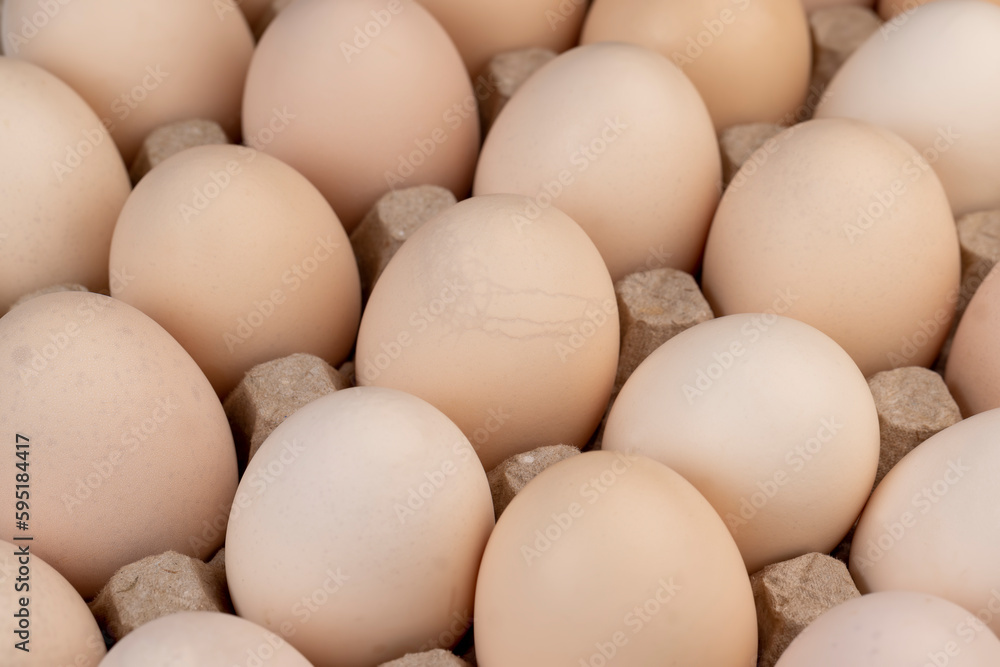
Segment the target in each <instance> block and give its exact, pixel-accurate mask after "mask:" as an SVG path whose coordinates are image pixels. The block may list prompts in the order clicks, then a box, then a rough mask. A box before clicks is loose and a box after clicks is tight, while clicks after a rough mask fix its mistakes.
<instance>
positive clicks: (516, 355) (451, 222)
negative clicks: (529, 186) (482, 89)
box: [355, 195, 619, 470]
mask: <svg viewBox="0 0 1000 667" xmlns="http://www.w3.org/2000/svg"><path fill="white" fill-rule="evenodd" d="M530 201H531V200H529V199H528V198H527V197H523V196H519V195H489V196H485V197H473V198H472V199H469V200H466V201H463V202H460V203H459V204H457V205H456V206H453V207H451V208H450V209H448V210H446V211H444V212H443V213H441V214H439V215H438V216H436V217H435V218H433V219H432V220H430V221H428V222H427V223H425V224H424V225H423V226H422V227H421V228H420V229H418V230H417V231H416V232H415V233H414V234H413V235H412V236H411V237H410V238H409V240H407V242H406V243H404V244H403V246H402V247H401V248H400V250H399V252H397V253H396V255H395V256H394V257H393V258H392V260H390V262H389V264H388V266H387V267H386V269H385V272H384V273H383V274H382V276H381V277H380V278H379V280H378V282H377V283H376V284H375V289H374V290H373V291H372V295H371V298H370V299H369V301H368V306H367V307H366V309H365V312H364V315H363V316H362V319H361V329H360V331H359V333H358V347H357V354H356V356H355V363H356V368H357V375H358V383H359V384H361V385H378V386H382V387H392V388H394V389H400V390H402V391H407V392H410V393H412V394H414V395H415V396H420V397H421V398H423V399H424V400H426V401H428V402H429V403H431V404H432V405H434V406H435V407H437V408H438V409H439V410H441V411H442V412H444V413H445V414H446V415H448V417H449V418H451V419H452V420H453V421H454V422H455V423H456V424H458V426H459V428H461V429H462V432H463V433H465V435H466V437H467V438H469V439H470V440H471V441H472V443H473V445H474V446H475V448H476V451H477V452H478V453H479V458H480V459H481V460H482V462H483V466H484V467H485V468H486V469H487V470H490V469H492V468H493V467H495V466H496V465H498V464H499V463H500V462H501V461H503V460H504V459H506V458H508V457H510V456H513V455H514V454H518V453H520V452H525V451H529V450H531V449H534V448H536V447H539V446H543V445H556V444H565V445H572V446H575V447H583V446H584V445H585V444H586V443H587V440H588V439H589V438H590V436H591V434H592V433H593V432H594V430H595V429H596V428H597V425H598V422H599V421H600V419H601V416H602V414H603V413H604V410H605V408H606V407H607V404H608V398H609V396H610V394H611V386H612V384H613V383H614V377H615V371H616V367H617V363H618V344H619V329H618V305H617V302H616V301H615V294H614V287H613V286H612V283H611V278H610V277H609V276H608V271H607V269H606V268H605V266H604V262H603V261H602V260H601V256H600V254H599V253H598V252H597V249H596V248H595V247H594V244H593V242H592V241H591V240H590V239H589V238H588V237H587V235H586V234H585V233H584V231H583V230H582V229H580V226H579V225H577V224H576V223H575V222H573V220H571V219H570V218H569V217H568V216H567V215H566V214H565V213H563V212H561V211H559V210H558V209H556V208H548V209H544V210H542V211H540V212H539V215H538V217H536V218H535V219H534V220H528V219H526V218H524V217H522V215H523V211H524V210H525V207H526V206H528V205H529V203H530Z"/></svg>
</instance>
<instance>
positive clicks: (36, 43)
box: [3, 0, 253, 163]
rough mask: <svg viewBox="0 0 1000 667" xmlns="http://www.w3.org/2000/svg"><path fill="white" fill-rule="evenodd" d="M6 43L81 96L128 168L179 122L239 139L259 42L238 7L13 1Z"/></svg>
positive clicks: (121, 0) (177, 0) (166, 0)
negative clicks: (200, 122) (150, 140)
mask: <svg viewBox="0 0 1000 667" xmlns="http://www.w3.org/2000/svg"><path fill="white" fill-rule="evenodd" d="M3 40H4V45H3V46H4V53H5V54H7V55H8V56H11V57H13V58H20V59H23V60H27V61H29V62H32V63H35V64H36V65H40V66H42V67H44V68H45V69H47V70H49V71H50V72H52V73H53V74H55V75H56V76H58V77H59V78H60V79H62V80H63V81H65V82H66V83H68V84H69V85H70V86H72V87H73V88H74V89H75V90H76V91H77V92H78V93H80V95H81V96H82V97H83V98H84V99H85V100H87V102H88V103H89V104H90V106H91V107H92V108H93V109H94V111H95V112H97V115H98V116H99V117H100V118H101V122H102V123H103V124H104V125H105V127H107V128H108V130H110V132H111V136H112V137H114V140H115V143H116V144H117V145H118V149H119V150H120V151H121V153H122V155H123V156H124V158H125V161H126V162H128V163H130V162H131V161H132V159H133V157H135V154H136V153H137V152H138V150H139V146H140V144H141V143H142V140H143V139H145V138H146V135H148V134H149V133H150V132H152V131H153V130H154V129H156V128H157V127H159V126H160V125H164V124H166V123H170V122H173V121H178V120H187V119H189V118H207V119H210V120H214V121H216V122H218V123H219V124H220V125H222V127H223V129H225V130H226V132H227V133H228V134H229V136H230V137H231V138H236V137H237V136H239V126H240V98H241V95H242V92H243V79H244V77H245V76H246V71H247V67H248V66H249V63H250V56H251V54H252V52H253V37H252V36H251V34H250V28H249V27H248V26H247V23H246V20H245V19H244V18H243V15H242V13H241V12H240V11H239V9H237V6H236V4H235V3H228V2H206V1H205V0H88V2H68V1H63V0H58V1H52V2H48V3H45V6H43V5H41V4H39V3H38V2H37V0H6V2H5V6H4V24H3Z"/></svg>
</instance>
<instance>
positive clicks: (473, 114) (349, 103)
mask: <svg viewBox="0 0 1000 667" xmlns="http://www.w3.org/2000/svg"><path fill="white" fill-rule="evenodd" d="M243 134H244V139H245V140H246V141H247V142H248V143H249V145H251V146H253V147H255V148H258V149H260V150H262V151H265V152H267V153H269V154H270V155H273V156H275V157H277V158H279V159H281V160H283V161H285V162H287V163H288V164H290V165H291V166H293V167H295V168H296V169H297V170H298V171H300V172H302V173H303V174H304V175H305V176H306V177H307V178H308V179H309V180H310V181H312V183H313V184H314V185H315V186H316V187H317V188H319V190H320V191H321V192H322V193H323V195H324V196H325V197H326V198H327V200H328V201H329V202H330V204H331V205H332V206H333V210H334V211H336V212H337V215H338V216H339V217H340V220H341V222H343V223H344V227H346V228H347V231H348V232H350V231H351V230H353V229H354V228H355V227H356V226H357V225H358V223H359V222H360V221H361V218H362V217H364V215H365V214H366V213H367V212H368V210H369V209H370V208H371V207H372V206H373V205H374V204H375V201H376V200H377V199H378V198H379V197H380V196H382V195H383V194H385V193H386V192H388V191H389V190H392V189H396V188H405V187H410V186H414V185H424V184H431V185H439V186H442V187H446V188H448V189H450V190H451V191H452V192H453V193H455V195H456V196H457V197H459V198H462V197H464V196H465V195H466V194H467V193H468V191H469V188H470V187H471V185H472V173H473V170H474V169H475V164H476V155H477V153H478V150H479V115H478V105H477V99H476V96H475V94H474V93H473V90H472V83H471V81H470V80H469V75H468V73H467V72H466V70H465V66H464V65H463V64H462V59H461V57H460V56H459V54H458V51H457V49H456V48H455V45H454V44H453V43H452V41H451V39H450V38H449V37H448V35H447V33H446V32H445V31H444V29H443V28H442V27H441V26H440V24H438V22H437V21H435V20H434V18H433V17H432V16H431V15H430V14H429V13H428V12H427V10H426V9H424V8H423V7H421V6H420V5H419V4H417V3H416V2H414V1H413V0H343V1H341V2H327V1H326V0H297V1H296V2H295V3H293V4H292V5H290V6H289V7H288V8H287V9H284V10H283V11H282V12H281V13H280V14H279V15H278V17H277V18H276V19H275V20H274V22H273V23H272V24H271V26H270V27H269V28H268V29H267V31H266V33H265V34H264V36H263V37H262V38H261V41H260V43H259V44H258V46H257V50H256V51H255V52H254V57H253V61H252V62H251V65H250V71H249V73H248V74H247V83H246V93H245V96H244V99H243Z"/></svg>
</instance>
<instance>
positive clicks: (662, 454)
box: [602, 312, 879, 572]
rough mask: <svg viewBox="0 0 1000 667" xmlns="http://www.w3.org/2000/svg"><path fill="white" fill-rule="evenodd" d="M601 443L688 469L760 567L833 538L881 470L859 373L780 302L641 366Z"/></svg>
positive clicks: (666, 349)
mask: <svg viewBox="0 0 1000 667" xmlns="http://www.w3.org/2000/svg"><path fill="white" fill-rule="evenodd" d="M602 447H603V449H605V450H608V451H617V452H627V453H634V454H641V455H643V456H648V457H650V458H653V459H655V460H657V461H659V462H660V463H663V464H665V465H668V466H670V467H671V468H672V469H673V470H675V471H677V472H678V473H680V474H681V475H683V476H684V478H685V479H687V480H688V481H689V482H691V483H692V484H693V485H694V486H695V488H697V489H698V491H700V492H701V494H702V495H703V496H705V498H707V499H708V501H709V502H710V503H712V506H713V507H714V508H715V509H716V511H717V512H718V513H719V515H720V516H721V517H722V518H723V520H724V521H725V522H726V525H727V526H728V527H729V531H730V533H732V535H733V538H734V539H735V540H736V544H737V546H738V547H739V548H740V552H741V553H742V554H743V559H744V561H745V562H746V566H747V571H749V572H756V571H757V570H760V569H761V568H763V567H764V566H765V565H770V564H772V563H777V562H779V561H783V560H789V559H792V558H795V557H796V556H801V555H803V554H806V553H810V552H820V553H829V552H830V551H832V550H833V548H834V547H836V546H837V544H838V543H839V542H840V540H841V539H842V538H843V537H844V535H845V534H846V533H847V532H848V530H850V528H851V526H852V525H854V520H855V519H857V517H858V514H860V513H861V508H862V507H864V504H865V501H866V500H867V499H868V494H869V492H870V491H871V488H872V483H873V482H874V481H875V469H876V467H877V466H878V456H879V423H878V415H877V413H876V411H875V402H874V400H873V399H872V394H871V391H870V390H869V389H868V383H867V382H865V378H864V376H863V375H862V374H861V372H860V371H859V370H858V367H857V366H856V365H855V364H854V362H853V361H851V358H850V356H848V355H847V353H846V352H844V350H843V349H842V348H841V347H840V346H839V345H837V344H836V343H835V342H834V341H833V340H831V339H830V338H829V337H828V336H826V335H824V334H823V333H821V332H819V331H817V330H816V329H814V328H812V327H810V326H809V325H807V324H803V323H801V322H798V321H796V320H793V319H790V318H787V317H780V316H778V315H775V314H774V313H773V312H769V313H763V314H759V315H731V316H729V317H721V318H718V319H715V320H710V321H708V322H704V323H702V324H699V325H697V326H695V327H692V328H691V329H688V330H687V331H684V332H683V333H680V334H678V335H677V336H675V337H674V338H671V339H670V340H668V341H667V342H666V343H664V344H663V345H662V346H660V347H659V348H658V349H657V350H656V351H655V352H653V354H651V355H650V356H649V357H648V358H647V359H646V360H645V361H644V362H642V364H640V365H639V367H638V368H637V369H636V370H635V372H634V373H633V374H632V376H631V377H630V378H629V379H628V381H627V382H626V383H625V386H624V387H622V390H621V393H620V394H618V398H616V399H615V402H614V405H613V407H612V409H611V414H610V415H609V416H608V423H607V427H606V428H605V431H604V439H603V445H602Z"/></svg>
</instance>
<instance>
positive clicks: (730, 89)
mask: <svg viewBox="0 0 1000 667" xmlns="http://www.w3.org/2000/svg"><path fill="white" fill-rule="evenodd" d="M580 42H581V43H582V44H591V43H593V42H631V43H634V44H640V45H642V46H645V47H648V48H650V49H653V50H654V51H659V52H660V53H662V54H663V55H664V56H666V57H667V58H669V59H670V60H671V61H672V62H673V63H674V64H675V65H677V66H678V67H680V68H681V69H682V70H683V71H684V73H685V74H686V75H687V76H688V78H690V79H691V82H692V83H694V85H695V88H697V89H698V92H699V93H701V96H702V98H704V100H705V104H706V106H708V111H709V113H710V114H711V115H712V120H713V121H714V123H715V129H716V130H720V131H721V130H723V129H725V128H727V127H730V126H731V125H739V124H741V123H754V122H764V121H766V122H775V123H779V122H780V123H785V124H787V123H791V122H792V121H793V120H794V119H795V115H796V112H797V110H798V107H799V106H800V105H801V104H802V103H803V101H804V100H805V98H806V92H807V91H806V89H807V87H808V85H809V71H810V61H811V51H810V49H811V45H810V40H809V25H808V23H807V22H806V15H805V11H804V10H803V8H802V0H706V1H703V2H691V0H595V1H594V4H593V6H592V7H591V9H590V13H589V14H588V15H587V20H586V22H585V23H584V26H583V35H582V36H581V38H580Z"/></svg>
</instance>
